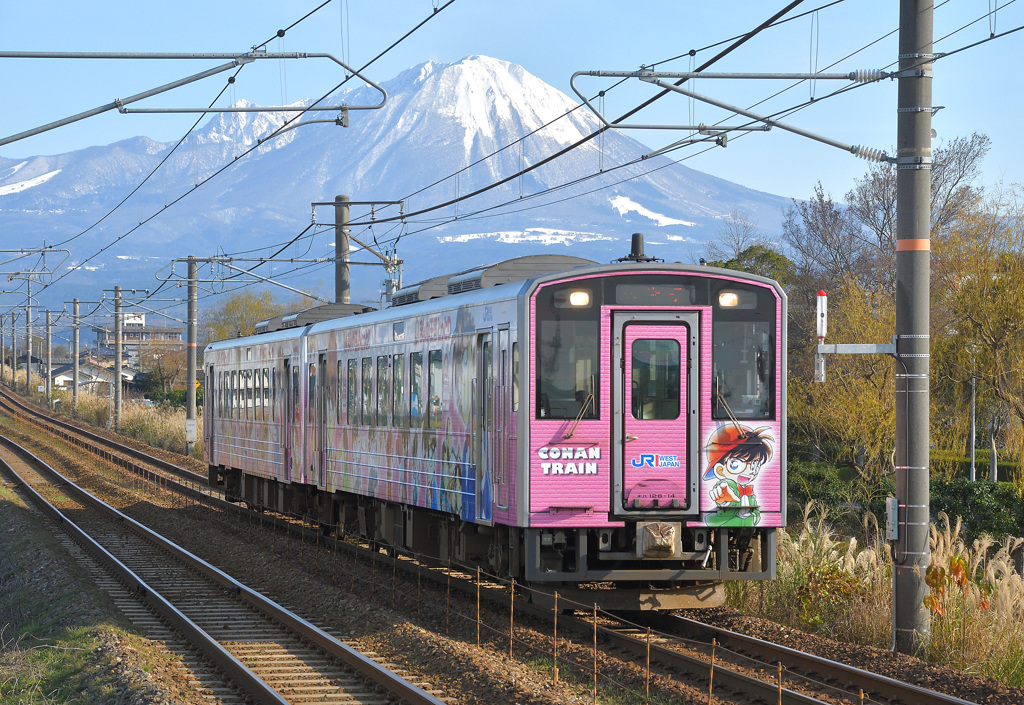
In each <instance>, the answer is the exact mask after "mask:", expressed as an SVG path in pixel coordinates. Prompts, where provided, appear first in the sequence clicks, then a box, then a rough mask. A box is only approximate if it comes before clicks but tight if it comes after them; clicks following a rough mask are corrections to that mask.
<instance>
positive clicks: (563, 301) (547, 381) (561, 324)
mask: <svg viewBox="0 0 1024 705" xmlns="http://www.w3.org/2000/svg"><path fill="white" fill-rule="evenodd" d="M594 299H595V297H594V296H593V292H591V291H589V290H586V288H585V287H584V288H581V287H580V286H579V285H578V284H577V285H562V286H554V287H548V288H545V289H542V290H541V291H540V292H539V293H538V294H537V355H536V369H537V409H536V414H537V418H538V419H575V418H577V417H579V416H580V414H581V411H582V415H583V418H588V419H595V418H598V416H599V409H600V404H599V403H598V401H599V400H598V399H597V395H598V390H599V389H600V386H601V379H600V374H601V373H600V356H599V351H600V347H599V345H600V333H599V329H600V325H599V319H598V313H599V310H600V307H599V306H598V305H597V302H596V301H595V300H594Z"/></svg>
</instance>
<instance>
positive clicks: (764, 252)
mask: <svg viewBox="0 0 1024 705" xmlns="http://www.w3.org/2000/svg"><path fill="white" fill-rule="evenodd" d="M708 264H709V265H711V266H712V267H723V268H724V269H735V270H739V271H742V272H750V273H751V274H758V275H760V276H762V277H768V278H769V279H774V280H775V281H777V282H778V283H779V284H781V285H782V288H783V289H788V288H789V286H790V284H791V283H792V282H793V279H794V277H795V267H794V266H793V262H792V261H791V260H790V259H789V258H788V257H786V256H785V255H784V254H781V253H779V252H776V251H775V250H773V249H771V248H770V247H768V246H766V245H751V246H750V247H748V248H747V249H745V250H743V251H742V252H739V253H737V254H736V256H735V257H733V258H732V259H730V260H727V261H725V262H722V261H712V262H708Z"/></svg>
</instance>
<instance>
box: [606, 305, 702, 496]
mask: <svg viewBox="0 0 1024 705" xmlns="http://www.w3.org/2000/svg"><path fill="white" fill-rule="evenodd" d="M612 325H613V327H614V335H613V346H614V350H613V356H614V360H613V363H614V366H613V368H612V369H616V368H618V369H619V374H618V375H617V376H616V377H615V399H616V401H615V402H614V410H615V413H614V422H613V423H614V424H615V428H614V436H615V443H614V450H615V463H614V471H613V491H612V499H613V512H614V513H615V514H617V515H619V516H626V515H630V514H643V515H648V516H650V515H652V514H658V513H665V512H671V513H673V514H680V513H682V514H696V513H697V512H698V511H699V501H698V500H697V483H698V475H699V472H698V470H699V469H698V465H699V462H698V461H699V452H698V451H699V448H698V445H699V443H698V441H697V419H698V410H699V399H700V397H699V393H698V385H699V376H698V374H697V371H696V368H695V367H694V365H693V362H694V361H695V360H697V361H699V358H698V357H697V352H698V350H699V347H698V337H699V318H698V314H697V313H675V312H664V313H662V312H651V311H645V312H623V311H619V312H615V313H614V314H613V318H612Z"/></svg>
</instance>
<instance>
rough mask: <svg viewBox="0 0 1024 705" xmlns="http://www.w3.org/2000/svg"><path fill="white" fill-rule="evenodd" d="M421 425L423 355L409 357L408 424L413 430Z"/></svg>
mask: <svg viewBox="0 0 1024 705" xmlns="http://www.w3.org/2000/svg"><path fill="white" fill-rule="evenodd" d="M422 423H423V353H421V352H414V353H412V354H410V355H409V424H410V425H411V426H412V427H413V428H417V427H419V426H421V425H422Z"/></svg>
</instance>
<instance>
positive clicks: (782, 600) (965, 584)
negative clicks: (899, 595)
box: [728, 502, 1024, 687]
mask: <svg viewBox="0 0 1024 705" xmlns="http://www.w3.org/2000/svg"><path fill="white" fill-rule="evenodd" d="M960 527H961V524H960V522H959V521H957V522H956V524H953V525H951V524H950V521H949V519H948V518H947V517H946V516H945V515H944V514H940V515H939V525H938V526H936V525H932V530H931V550H932V568H930V569H929V572H928V574H927V576H926V580H927V582H928V584H929V585H930V587H931V592H932V595H931V598H930V599H929V601H928V603H927V604H928V605H929V609H930V611H931V615H932V617H931V638H930V642H929V645H928V651H927V656H928V658H929V659H930V660H932V661H935V662H938V663H944V664H948V665H950V666H952V667H954V668H957V669H959V670H961V671H965V672H968V673H975V674H978V675H981V676H985V677H988V678H995V679H997V680H1000V681H1002V682H1004V683H1006V684H1007V685H1011V686H1018V687H1019V686H1022V685H1024V578H1022V577H1021V576H1020V575H1019V574H1017V573H1015V572H1014V569H1013V560H1012V554H1013V552H1014V551H1015V550H1017V549H1018V548H1019V547H1020V546H1021V544H1024V539H1018V538H1012V539H1007V541H1006V542H1004V543H1003V544H1002V545H1001V546H996V545H995V544H994V542H993V541H992V540H991V539H990V538H988V537H984V538H982V539H979V540H978V541H975V542H974V543H973V544H972V545H971V546H967V545H965V544H964V542H963V540H962V539H961V538H960ZM728 588H729V600H730V603H731V604H732V605H733V606H735V607H737V608H738V609H740V610H742V611H744V612H746V613H748V614H753V615H755V616H759V617H764V618H767V619H771V620H774V621H776V622H780V623H782V624H786V625H788V626H791V627H795V628H798V629H803V630H805V631H810V632H814V633H818V634H822V635H824V636H828V637H830V638H833V639H838V640H841V641H847V642H851V643H857V644H869V645H873V646H878V647H881V648H889V647H890V645H891V644H892V611H891V610H892V606H891V605H892V602H891V599H892V560H891V554H890V551H889V548H888V546H887V545H886V544H885V543H884V541H882V538H881V536H879V533H878V526H877V523H876V522H875V521H874V517H869V518H868V519H867V520H866V521H865V522H864V545H863V546H862V545H861V544H860V542H859V541H858V540H857V539H856V538H837V537H836V536H835V534H834V532H833V531H832V529H831V527H830V526H829V524H828V522H827V516H826V515H825V514H824V512H820V513H819V512H816V511H815V508H814V505H813V502H812V503H809V504H808V506H807V507H806V508H805V511H804V522H803V525H802V526H801V527H800V529H799V533H790V532H786V531H783V532H780V534H779V541H778V579H777V580H774V581H771V582H761V583H733V584H730V585H729V586H728Z"/></svg>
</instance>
